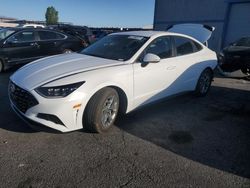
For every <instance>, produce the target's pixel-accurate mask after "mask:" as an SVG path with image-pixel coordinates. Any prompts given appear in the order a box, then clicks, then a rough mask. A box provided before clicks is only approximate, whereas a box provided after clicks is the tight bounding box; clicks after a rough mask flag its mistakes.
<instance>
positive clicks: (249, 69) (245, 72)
mask: <svg viewBox="0 0 250 188" xmlns="http://www.w3.org/2000/svg"><path fill="white" fill-rule="evenodd" d="M241 72H242V73H243V74H245V75H247V76H249V75H250V68H242V69H241Z"/></svg>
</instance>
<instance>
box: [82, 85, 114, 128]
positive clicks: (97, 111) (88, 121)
mask: <svg viewBox="0 0 250 188" xmlns="http://www.w3.org/2000/svg"><path fill="white" fill-rule="evenodd" d="M118 109H119V95H118V93H117V92H116V90H115V89H113V88H110V87H107V88H104V89H101V90H100V91H98V92H97V93H96V94H95V95H94V96H93V97H92V98H91V99H90V101H89V103H88V105H87V108H86V112H85V114H84V119H83V124H84V125H85V126H86V128H87V129H88V130H89V131H91V132H97V133H103V132H107V131H108V130H109V129H110V128H111V127H112V125H113V123H114V122H115V119H116V116H117V114H118Z"/></svg>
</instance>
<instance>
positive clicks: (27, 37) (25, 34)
mask: <svg viewBox="0 0 250 188" xmlns="http://www.w3.org/2000/svg"><path fill="white" fill-rule="evenodd" d="M34 40H35V34H34V32H33V31H22V32H19V33H17V34H16V35H13V36H12V37H11V38H10V39H9V41H12V42H31V41H34Z"/></svg>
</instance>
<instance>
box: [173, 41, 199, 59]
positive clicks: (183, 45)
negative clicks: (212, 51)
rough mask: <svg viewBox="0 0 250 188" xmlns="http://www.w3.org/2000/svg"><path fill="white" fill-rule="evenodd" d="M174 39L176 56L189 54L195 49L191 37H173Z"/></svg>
mask: <svg viewBox="0 0 250 188" xmlns="http://www.w3.org/2000/svg"><path fill="white" fill-rule="evenodd" d="M174 41H175V48H176V55H177V56H181V55H186V54H191V53H194V52H196V51H197V49H196V47H195V46H194V44H193V41H192V40H191V39H188V38H184V37H174Z"/></svg>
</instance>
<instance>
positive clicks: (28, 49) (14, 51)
mask: <svg viewBox="0 0 250 188" xmlns="http://www.w3.org/2000/svg"><path fill="white" fill-rule="evenodd" d="M3 48H4V50H5V51H6V53H7V54H8V58H9V62H12V63H15V64H19V63H26V62H30V61H32V60H34V59H36V57H37V55H38V51H39V45H38V44H37V40H36V35H35V32H34V31H27V30H25V31H20V32H18V33H17V34H14V35H13V36H11V37H10V38H8V39H7V41H6V42H5V44H4V46H3Z"/></svg>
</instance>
